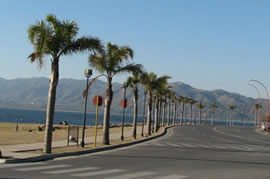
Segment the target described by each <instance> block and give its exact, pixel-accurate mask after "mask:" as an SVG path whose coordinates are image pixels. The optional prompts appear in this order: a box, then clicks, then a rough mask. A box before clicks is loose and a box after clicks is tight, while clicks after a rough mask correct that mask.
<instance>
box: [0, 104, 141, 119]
mask: <svg viewBox="0 0 270 179" xmlns="http://www.w3.org/2000/svg"><path fill="white" fill-rule="evenodd" d="M0 109H19V110H33V111H46V110H47V109H44V108H28V107H3V106H0ZM55 112H67V113H68V112H70V113H83V111H76V110H75V111H72V110H71V111H70V110H64V109H56V110H55ZM86 113H87V114H96V112H95V111H87V112H86ZM100 114H101V115H102V113H100ZM111 114H112V115H122V113H111ZM125 115H127V116H132V115H133V113H125ZM137 116H138V117H142V115H139V114H138V115H137Z"/></svg>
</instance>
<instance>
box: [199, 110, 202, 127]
mask: <svg viewBox="0 0 270 179" xmlns="http://www.w3.org/2000/svg"><path fill="white" fill-rule="evenodd" d="M201 121H202V110H201V109H200V122H199V124H200V125H201Z"/></svg>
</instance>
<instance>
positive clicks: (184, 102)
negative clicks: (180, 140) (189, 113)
mask: <svg viewBox="0 0 270 179" xmlns="http://www.w3.org/2000/svg"><path fill="white" fill-rule="evenodd" d="M179 98H180V101H181V103H182V110H181V122H180V124H181V125H182V123H183V122H184V111H185V104H186V103H187V99H188V98H187V97H184V96H179ZM185 124H186V122H185Z"/></svg>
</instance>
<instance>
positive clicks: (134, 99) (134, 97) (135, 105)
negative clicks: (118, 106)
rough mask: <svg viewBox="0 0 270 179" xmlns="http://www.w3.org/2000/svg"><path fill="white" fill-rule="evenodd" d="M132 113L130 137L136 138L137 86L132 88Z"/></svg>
mask: <svg viewBox="0 0 270 179" xmlns="http://www.w3.org/2000/svg"><path fill="white" fill-rule="evenodd" d="M133 93H134V96H133V103H134V113H133V128H132V137H133V138H134V139H136V136H137V114H138V88H134V91H133Z"/></svg>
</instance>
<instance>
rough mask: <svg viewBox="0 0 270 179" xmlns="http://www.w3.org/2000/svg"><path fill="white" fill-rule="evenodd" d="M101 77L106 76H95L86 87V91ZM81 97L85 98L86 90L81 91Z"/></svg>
mask: <svg viewBox="0 0 270 179" xmlns="http://www.w3.org/2000/svg"><path fill="white" fill-rule="evenodd" d="M101 76H106V75H104V74H101V75H98V76H96V77H95V78H93V79H92V80H90V82H89V83H88V86H87V88H88V90H89V89H90V87H91V86H92V85H93V83H94V82H95V81H96V80H97V79H98V78H99V77H101ZM82 96H83V98H85V97H86V89H84V90H83V93H82Z"/></svg>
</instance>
